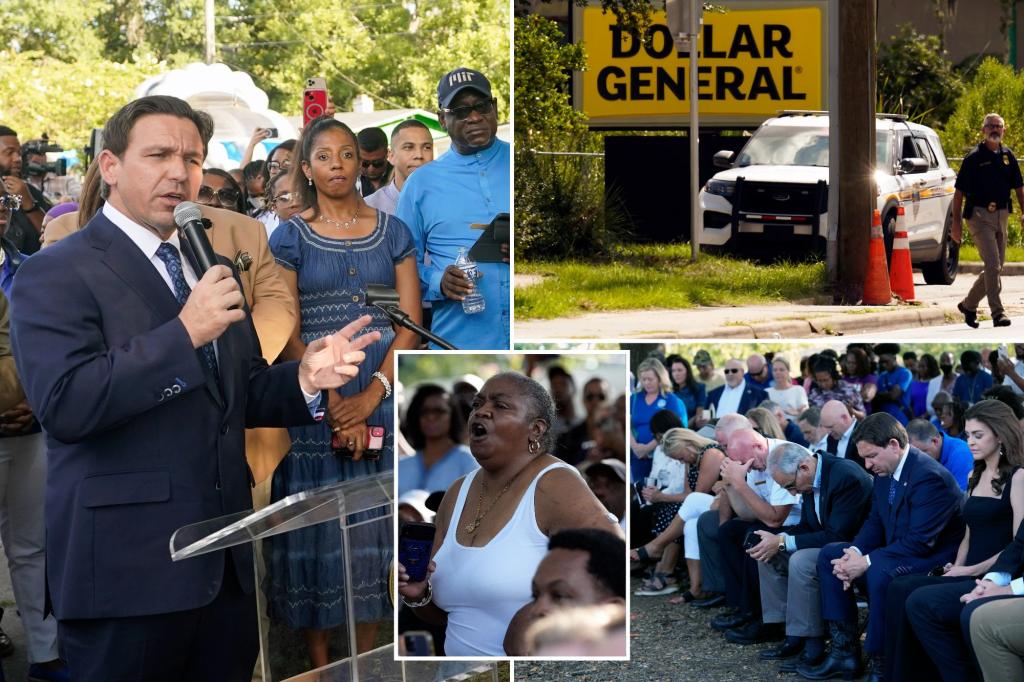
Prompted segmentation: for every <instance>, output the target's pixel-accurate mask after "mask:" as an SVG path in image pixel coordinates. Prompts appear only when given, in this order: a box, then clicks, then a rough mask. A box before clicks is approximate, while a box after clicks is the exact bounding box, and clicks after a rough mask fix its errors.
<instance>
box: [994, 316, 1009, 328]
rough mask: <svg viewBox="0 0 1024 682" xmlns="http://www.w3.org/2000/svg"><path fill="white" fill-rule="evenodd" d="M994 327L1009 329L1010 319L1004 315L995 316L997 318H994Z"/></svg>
mask: <svg viewBox="0 0 1024 682" xmlns="http://www.w3.org/2000/svg"><path fill="white" fill-rule="evenodd" d="M992 326H993V327H1009V326H1010V318H1008V317H1007V316H1006V315H1003V314H1002V313H999V314H998V315H995V316H993V317H992Z"/></svg>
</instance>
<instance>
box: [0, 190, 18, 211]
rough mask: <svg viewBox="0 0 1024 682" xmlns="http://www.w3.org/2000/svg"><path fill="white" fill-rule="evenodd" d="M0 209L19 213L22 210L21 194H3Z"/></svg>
mask: <svg viewBox="0 0 1024 682" xmlns="http://www.w3.org/2000/svg"><path fill="white" fill-rule="evenodd" d="M0 208H3V209H6V210H8V211H17V210H18V209H19V208H21V195H20V194H3V195H0Z"/></svg>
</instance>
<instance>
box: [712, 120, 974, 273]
mask: <svg viewBox="0 0 1024 682" xmlns="http://www.w3.org/2000/svg"><path fill="white" fill-rule="evenodd" d="M828 142H829V140H828V112H822V111H792V112H789V111H787V112H782V113H781V114H780V115H779V116H777V117H775V118H770V119H768V120H767V121H765V122H764V123H762V124H761V126H760V127H759V128H758V129H757V130H756V131H755V132H754V133H753V135H752V136H751V138H750V139H749V140H748V141H747V143H746V144H745V145H744V146H743V148H742V149H741V150H740V151H739V153H738V154H735V155H734V153H733V152H731V151H720V152H718V153H717V154H715V156H714V164H715V165H716V166H718V167H724V168H728V169H729V170H724V171H721V172H720V173H717V174H716V175H715V176H714V177H712V178H711V179H710V180H709V181H708V182H707V184H706V185H704V187H703V189H701V192H700V207H701V210H702V211H703V214H704V229H703V231H702V232H701V239H700V242H701V244H702V245H706V246H712V247H722V248H723V249H725V250H732V251H739V250H741V249H749V247H753V248H756V249H758V250H759V251H760V252H761V253H766V252H769V251H771V252H777V251H778V248H779V246H780V245H782V244H787V245H790V246H797V245H799V244H801V243H802V244H803V245H804V247H805V248H812V249H820V250H822V251H824V246H825V240H826V238H827V235H828V149H829V145H828ZM875 157H876V162H877V163H876V170H875V183H876V186H877V188H878V202H877V205H878V210H879V212H880V213H881V216H882V229H883V232H884V234H885V248H886V253H887V255H889V256H890V257H891V255H892V243H893V236H894V234H895V231H896V217H897V208H898V207H899V206H901V205H902V206H903V207H904V213H905V215H904V219H903V225H904V226H905V229H906V231H907V236H908V237H909V239H910V257H911V260H912V262H913V264H914V267H919V268H921V271H922V273H923V274H924V279H925V281H926V282H927V283H928V284H951V283H952V282H953V280H954V279H956V274H957V266H958V262H959V247H958V246H957V245H956V244H954V243H953V242H952V241H950V238H949V235H950V230H951V228H952V205H953V191H954V190H953V183H954V182H955V181H956V174H955V173H954V172H953V169H951V168H950V167H949V164H948V163H947V161H946V156H945V154H944V153H943V151H942V145H941V144H940V143H939V137H938V135H936V134H935V131H934V130H932V129H931V128H928V127H926V126H922V125H918V124H916V123H911V122H909V121H907V120H906V117H904V116H898V115H893V114H879V115H878V116H877V117H876V121H875ZM870 218H871V217H870V216H865V217H864V221H865V224H864V229H865V230H867V229H868V227H869V225H870Z"/></svg>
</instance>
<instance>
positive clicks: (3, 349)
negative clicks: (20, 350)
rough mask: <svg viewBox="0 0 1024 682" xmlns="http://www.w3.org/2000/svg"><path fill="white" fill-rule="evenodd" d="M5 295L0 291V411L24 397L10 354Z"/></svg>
mask: <svg viewBox="0 0 1024 682" xmlns="http://www.w3.org/2000/svg"><path fill="white" fill-rule="evenodd" d="M9 309H10V306H9V305H8V303H7V297H6V296H4V294H3V292H2V291H0V412H6V411H7V410H9V409H11V408H12V407H14V406H15V405H17V404H18V403H20V402H21V401H22V400H24V399H25V392H24V391H23V390H22V389H21V382H20V381H19V380H18V370H17V368H16V367H15V366H14V356H13V355H11V318H10V312H9Z"/></svg>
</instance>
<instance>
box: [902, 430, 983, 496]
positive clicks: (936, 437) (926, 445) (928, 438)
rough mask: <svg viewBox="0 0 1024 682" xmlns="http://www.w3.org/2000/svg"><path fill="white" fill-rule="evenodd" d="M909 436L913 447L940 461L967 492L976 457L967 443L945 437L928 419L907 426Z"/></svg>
mask: <svg viewBox="0 0 1024 682" xmlns="http://www.w3.org/2000/svg"><path fill="white" fill-rule="evenodd" d="M907 435H909V436H910V444H911V445H913V446H914V447H915V448H917V449H918V450H920V451H921V452H924V453H925V454H927V455H929V456H930V457H931V458H932V459H935V460H938V462H939V464H941V465H942V466H944V467H946V469H947V470H948V471H949V473H951V474H953V478H955V479H956V482H957V484H959V486H960V490H967V477H968V476H970V475H971V470H972V469H973V468H974V457H973V456H971V449H970V448H969V447H968V446H967V443H965V442H964V441H962V440H960V439H959V438H953V437H952V436H947V435H945V434H944V433H942V432H941V431H939V430H938V429H937V428H935V425H934V424H932V423H931V422H930V421H928V420H927V419H914V420H913V421H911V422H910V423H909V424H907Z"/></svg>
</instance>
